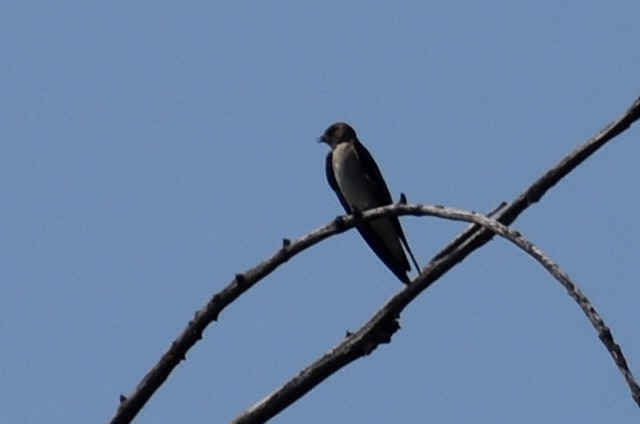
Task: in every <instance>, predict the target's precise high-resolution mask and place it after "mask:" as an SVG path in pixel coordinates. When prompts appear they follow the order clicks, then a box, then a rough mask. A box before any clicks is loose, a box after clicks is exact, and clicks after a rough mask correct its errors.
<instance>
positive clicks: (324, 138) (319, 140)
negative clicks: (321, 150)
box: [318, 135, 327, 143]
mask: <svg viewBox="0 0 640 424" xmlns="http://www.w3.org/2000/svg"><path fill="white" fill-rule="evenodd" d="M326 142H327V138H326V137H325V136H324V135H321V136H320V137H318V143H326Z"/></svg>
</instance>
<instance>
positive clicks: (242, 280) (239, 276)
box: [236, 274, 247, 285]
mask: <svg viewBox="0 0 640 424" xmlns="http://www.w3.org/2000/svg"><path fill="white" fill-rule="evenodd" d="M236 281H237V282H238V284H240V285H244V284H247V279H246V278H244V274H236Z"/></svg>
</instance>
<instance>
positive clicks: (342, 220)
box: [333, 215, 347, 230]
mask: <svg viewBox="0 0 640 424" xmlns="http://www.w3.org/2000/svg"><path fill="white" fill-rule="evenodd" d="M346 220H347V217H346V216H345V215H339V216H336V219H334V220H333V222H335V224H336V227H338V228H339V229H340V230H344V227H345V225H344V223H345V221H346Z"/></svg>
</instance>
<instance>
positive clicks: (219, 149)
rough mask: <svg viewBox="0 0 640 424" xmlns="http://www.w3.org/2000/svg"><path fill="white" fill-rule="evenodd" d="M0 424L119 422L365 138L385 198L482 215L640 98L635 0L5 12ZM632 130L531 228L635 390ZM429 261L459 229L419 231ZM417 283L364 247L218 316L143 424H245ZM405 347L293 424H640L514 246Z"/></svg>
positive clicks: (580, 323) (338, 384)
mask: <svg viewBox="0 0 640 424" xmlns="http://www.w3.org/2000/svg"><path fill="white" fill-rule="evenodd" d="M0 10H1V13H0V35H1V36H2V39H3V40H4V42H3V43H2V46H1V47H0V49H1V51H2V59H3V60H2V62H3V66H2V67H0V81H2V82H1V84H0V87H1V88H0V89H1V94H2V99H3V101H2V102H1V103H0V114H1V115H0V116H2V122H3V124H2V125H1V126H0V190H1V199H2V202H1V203H0V239H1V240H2V243H0V280H1V281H2V285H1V287H2V295H1V296H0V335H2V337H3V339H4V343H3V349H2V350H3V354H2V366H0V399H2V401H0V410H1V411H2V416H3V418H4V419H5V420H6V421H7V422H21V423H39V422H65V423H99V422H107V421H108V420H109V419H110V418H111V417H112V415H113V413H114V412H115V410H116V408H117V404H118V395H119V394H120V393H127V392H129V391H130V390H132V389H133V388H134V387H135V386H136V384H137V383H138V382H139V380H140V379H141V378H142V376H143V375H144V374H145V373H146V372H147V371H148V370H149V369H150V367H151V366H152V365H153V364H154V363H155V362H156V361H157V360H158V358H159V357H160V355H161V353H162V352H164V351H165V350H166V348H167V347H168V346H169V345H170V343H171V341H172V340H173V339H174V338H175V337H176V336H177V335H178V334H179V332H180V331H181V330H182V329H183V328H184V326H185V325H186V323H187V322H188V321H189V319H190V318H191V317H192V316H193V313H194V312H195V311H196V310H197V309H199V308H200V307H201V306H203V305H204V303H205V302H206V301H207V300H208V298H209V297H210V296H211V294H212V293H214V292H216V291H218V290H220V289H222V288H223V287H224V286H225V285H226V284H227V283H228V282H229V281H230V280H231V278H232V277H233V275H234V274H236V273H238V272H241V271H243V270H245V269H247V268H249V267H251V266H253V265H255V264H257V263H258V262H260V261H262V260H263V259H264V258H266V257H267V256H269V255H270V254H271V253H272V252H274V250H275V249H277V248H278V247H279V245H280V243H281V239H282V238H283V237H287V238H292V239H293V238H297V237H300V236H302V235H304V234H306V233H308V232H309V231H311V230H313V229H315V228H317V227H319V226H321V225H323V224H325V223H327V222H329V221H330V220H331V219H333V218H334V217H335V216H336V215H338V214H340V213H342V209H341V207H340V205H339V203H338V200H337V199H336V198H335V196H334V194H333V193H332V192H331V190H330V189H329V187H328V185H327V183H326V181H325V176H324V158H325V155H326V153H327V150H328V149H327V146H325V145H320V144H318V143H316V139H317V137H318V136H319V135H320V134H321V133H322V132H323V131H324V129H325V128H326V127H327V126H328V125H329V124H331V123H332V122H335V121H338V120H344V121H347V122H349V123H351V124H352V125H353V126H354V127H355V128H356V130H357V131H358V134H359V136H360V139H361V140H362V141H363V142H364V143H365V145H366V146H367V147H368V148H369V150H370V151H371V152H372V154H373V155H374V156H375V157H376V159H377V161H378V164H379V165H380V167H381V169H382V171H383V173H384V175H385V177H386V179H387V182H388V183H389V186H390V188H391V190H392V191H393V193H394V197H396V198H397V196H398V195H399V193H400V192H404V193H406V194H407V196H408V198H409V200H410V201H411V202H417V203H428V204H445V205H450V206H455V207H460V208H465V209H471V210H476V211H488V210H491V209H492V208H493V207H495V206H496V205H497V204H498V203H499V202H501V201H503V200H506V201H509V200H512V199H513V198H515V196H516V195H517V194H519V193H520V192H521V191H522V190H523V189H524V188H525V187H527V186H528V185H529V184H530V183H531V182H532V181H533V180H534V179H536V178H537V177H538V176H539V175H541V174H542V173H543V172H544V171H545V170H547V169H548V168H550V167H551V166H552V165H553V164H555V163H556V162H557V161H558V160H559V159H560V158H561V157H562V156H564V155H565V154H566V153H568V152H569V151H571V150H572V149H574V148H575V147H576V146H577V145H578V144H580V143H582V142H583V141H584V140H586V139H587V138H589V137H591V136H592V135H594V134H595V133H596V132H598V131H599V130H600V129H601V128H603V127H604V126H605V125H606V124H608V123H609V122H610V121H612V120H613V119H614V118H616V117H617V116H618V115H620V114H621V113H622V112H623V111H624V110H625V109H626V108H627V107H628V106H629V105H630V104H631V103H632V102H633V100H634V99H635V98H636V97H637V96H638V95H639V94H640V90H639V89H640V84H639V83H638V81H639V80H638V69H640V51H639V48H638V40H640V25H638V22H639V19H640V3H638V2H618V3H616V5H615V7H613V6H612V5H611V4H610V3H609V4H606V3H604V2H589V3H585V2H577V1H574V2H570V1H564V2H536V3H535V4H534V2H528V4H526V3H525V2H489V3H488V4H480V3H477V2H476V3H471V2H464V3H463V2H459V3H451V4H446V5H445V4H442V3H441V2H403V3H394V4H391V3H389V4H388V5H382V4H380V3H378V4H375V5H373V4H370V3H366V2H324V3H323V4H322V5H320V4H316V5H304V4H302V3H300V2H273V3H270V4H269V5H266V4H257V3H254V4H249V3H244V4H240V3H225V4H223V3H218V2H215V3H214V2H190V3H175V4H172V3H165V2H135V3H134V2H107V3H105V2H65V4H63V5H60V4H54V3H51V2H12V3H10V4H5V5H3V6H2V8H1V9H0ZM639 134H640V133H639V130H638V128H637V127H634V128H632V129H631V130H630V131H628V132H627V133H625V134H624V135H623V136H621V137H619V138H618V139H616V140H615V141H614V142H612V143H611V144H609V145H608V146H606V147H605V148H604V149H603V150H602V151H601V152H599V153H597V154H596V155H595V156H594V157H593V158H592V159H590V160H589V161H588V162H587V163H585V164H584V165H583V166H581V167H580V168H579V169H578V170H577V171H576V172H574V173H573V174H571V175H570V176H569V177H568V178H566V179H565V180H564V181H562V183H561V184H560V185H559V186H557V187H556V188H554V189H553V190H552V191H551V192H550V193H549V194H548V195H547V196H546V197H544V198H543V200H542V202H541V203H539V204H537V205H535V206H533V207H532V208H530V209H529V210H528V211H527V212H526V213H525V214H524V215H523V216H522V217H521V218H520V219H519V220H518V221H517V222H516V223H515V225H514V226H515V227H516V228H517V229H518V230H520V231H522V233H523V234H524V235H525V236H526V237H528V238H529V239H531V240H532V241H534V242H535V243H537V244H538V245H539V246H540V247H541V248H542V249H543V250H544V251H545V252H546V253H547V254H549V255H550V256H551V257H553V258H554V259H555V260H556V261H557V262H558V263H559V264H560V265H561V266H562V267H563V269H564V270H565V271H567V272H568V273H569V275H571V276H572V277H573V278H574V279H575V281H576V282H577V283H578V284H579V285H580V286H581V288H582V289H583V290H584V291H585V293H586V294H587V296H589V297H590V299H591V300H592V301H593V302H594V304H595V306H596V307H597V308H598V309H599V311H600V312H601V314H602V315H603V318H604V319H605V320H606V322H607V324H608V325H609V326H610V327H611V329H612V331H613V334H614V336H616V338H617V340H618V342H619V343H620V344H621V346H622V348H623V350H624V352H625V353H626V355H627V359H628V360H629V362H630V366H631V367H632V370H634V371H635V372H636V373H640V338H638V326H637V323H638V322H640V308H638V304H639V301H640V286H639V285H638V271H639V269H638V251H639V250H638V240H639V239H640V233H639V230H638V228H639V227H638V225H637V210H638V207H639V204H638V200H637V195H638V192H639V189H640V175H639V173H638V167H637V159H638V154H639V152H640V150H639V148H638V143H637V140H638V137H639ZM403 223H404V227H405V232H406V233H407V237H408V238H409V241H410V243H411V245H412V246H413V250H414V252H415V254H416V256H418V258H419V260H420V261H421V262H422V263H426V261H427V260H428V259H429V258H430V257H431V256H432V255H433V254H434V253H436V252H437V251H438V250H439V249H440V248H441V246H442V245H443V244H444V243H446V242H447V241H448V240H449V239H450V238H452V237H453V236H454V235H455V234H457V233H458V232H459V231H460V230H461V229H462V226H461V225H460V224H454V223H450V222H445V221H440V220H435V219H432V218H420V219H418V218H404V219H403ZM400 289H401V286H400V284H399V283H398V281H397V280H395V278H394V277H393V275H392V274H391V273H390V272H389V271H388V270H387V269H386V268H385V267H384V265H382V264H381V263H380V262H379V261H378V260H377V258H376V257H375V255H373V253H372V252H371V251H370V250H369V249H368V247H367V246H366V245H365V243H364V242H363V241H362V240H361V239H360V238H359V235H358V234H357V233H356V232H355V231H352V232H349V233H347V234H343V235H340V236H337V237H334V238H331V239H329V240H327V241H325V242H323V243H322V244H320V245H318V246H316V247H314V248H312V249H310V250H308V251H306V252H304V253H303V254H302V255H300V256H299V257H297V258H295V259H294V260H292V261H290V262H289V263H287V264H286V265H285V266H283V267H282V268H280V269H278V270H277V271H276V272H275V273H274V274H273V275H271V276H270V277H269V278H267V279H266V280H264V281H263V282H261V283H260V284H259V285H258V286H256V287H255V288H254V289H252V290H250V291H249V292H248V293H247V294H246V295H244V296H243V297H241V298H240V299H239V300H238V301H237V302H236V303H235V304H233V305H232V306H231V307H230V308H228V309H227V310H225V311H224V312H223V314H222V315H221V317H220V320H219V322H218V323H216V324H215V325H213V326H212V327H210V328H209V329H208V330H207V332H206V333H205V337H204V339H203V340H202V341H201V342H200V343H199V344H198V345H196V346H195V348H194V349H192V351H191V352H190V353H189V355H188V356H187V360H186V362H183V363H182V364H181V365H180V366H179V367H178V368H177V370H176V371H175V372H174V373H173V374H172V376H171V377H170V378H169V380H168V381H167V382H166V383H165V385H164V386H163V387H162V388H161V389H160V391H159V392H157V394H156V395H155V396H154V397H153V398H152V399H151V401H150V402H149V403H148V405H147V406H146V408H145V409H144V410H143V411H142V413H141V414H140V415H139V416H138V418H137V420H136V421H135V422H137V423H175V422H182V423H196V422H198V423H200V422H228V421H229V420H231V419H232V418H233V417H234V416H236V415H237V414H238V413H240V412H241V411H242V410H244V409H245V408H247V407H249V406H250V405H252V404H253V403H254V402H256V401H258V400H259V399H261V398H262V397H264V396H265V395H266V394H268V393H270V392H271V391H272V390H274V389H275V388H276V387H278V386H280V385H281V384H283V383H284V382H285V381H287V380H288V379H289V378H291V377H292V376H294V375H295V374H297V373H298V371H299V370H300V369H302V368H303V367H304V366H306V365H307V364H308V363H310V362H311V361H313V360H314V359H316V358H317V357H319V356H320V355H322V354H323V353H324V352H326V351H327V350H328V349H330V348H331V347H333V346H335V345H336V344H337V343H339V342H340V341H341V339H342V337H343V335H344V332H345V331H346V330H354V329H356V328H358V327H359V326H360V325H361V324H362V323H363V322H364V321H365V320H366V319H367V318H368V317H369V316H371V315H372V314H373V313H374V312H375V311H376V310H377V309H378V307H379V306H380V305H381V304H382V303H384V301H385V300H386V299H388V298H389V297H390V296H392V295H393V293H395V292H396V291H398V290H400ZM401 325H402V330H401V331H400V332H399V333H397V334H396V335H395V337H394V339H393V342H392V343H391V344H390V345H384V346H382V347H381V348H379V349H378V350H377V351H375V352H374V353H373V354H372V355H371V356H369V357H366V358H364V359H363V360H360V361H358V362H357V363H355V364H353V365H351V366H349V367H347V368H346V369H343V370H342V371H341V372H339V373H338V374H336V375H334V376H333V377H331V378H330V379H329V380H328V381H326V382H325V383H324V384H322V385H321V386H320V387H318V388H317V389H315V390H313V391H312V392H311V393H309V394H308V395H307V396H305V397H304V398H303V399H302V400H301V401H299V402H298V403H296V404H294V405H293V406H291V407H290V408H289V409H287V410H286V411H285V412H284V413H282V414H281V415H279V416H278V417H276V418H275V419H274V420H273V422H275V423H299V422H305V423H328V422H366V423H389V422H407V423H413V422H415V423H418V422H434V423H460V422H474V423H496V422H527V423H536V422H540V423H542V422H567V423H589V422H593V423H600V422H616V423H624V422H635V421H637V417H638V413H639V411H638V407H637V406H636V405H635V404H634V403H633V401H632V399H631V396H630V393H629V391H628V388H627V386H626V384H625V383H624V381H623V379H622V377H621V375H620V374H619V372H618V370H617V368H616V367H615V366H614V364H613V362H612V361H611V359H610V357H609V356H608V354H607V353H606V351H605V349H604V347H603V346H602V345H601V343H600V342H599V340H598V338H597V335H596V333H595V331H594V330H593V329H592V328H591V327H590V325H589V323H588V322H587V320H586V319H585V318H584V317H583V316H582V313H581V312H580V310H579V309H578V307H577V306H576V305H575V304H574V303H573V301H572V300H571V299H570V298H569V297H568V296H567V295H566V294H565V293H564V292H563V290H562V289H561V287H560V286H559V285H558V284H557V283H556V282H555V281H553V280H552V279H551V278H550V277H549V276H548V275H547V274H546V272H545V271H544V270H542V268H540V267H539V266H538V265H537V264H536V263H534V262H533V260H532V259H530V258H528V257H526V256H525V255H524V254H523V253H522V252H520V251H517V250H516V249H515V248H514V247H513V246H511V245H510V244H508V243H506V242H504V241H500V240H496V241H494V242H492V243H491V244H489V245H487V246H485V248H483V249H482V250H481V251H478V252H476V253H474V254H473V255H472V256H471V257H470V258H468V259H467V260H466V261H465V262H464V263H462V264H461V265H460V266H458V267H456V268H455V269H454V270H452V271H451V272H450V273H448V274H447V275H446V276H445V277H444V278H442V279H441V280H440V281H439V282H438V283H437V284H435V285H434V286H433V287H431V288H430V289H429V290H427V291H426V292H425V293H423V295H422V296H421V297H420V298H419V299H418V300H417V301H416V302H414V303H413V304H412V305H411V306H410V307H409V308H408V309H407V310H406V312H405V314H404V315H403V316H402V317H401Z"/></svg>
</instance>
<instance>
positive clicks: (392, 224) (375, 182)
mask: <svg viewBox="0 0 640 424" xmlns="http://www.w3.org/2000/svg"><path fill="white" fill-rule="evenodd" d="M318 141H319V142H321V143H326V144H328V145H329V147H331V152H329V154H328V155H327V159H326V162H325V171H326V174H327V181H328V182H329V186H330V187H331V189H333V191H334V192H335V193H336V195H337V196H338V199H339V200H340V203H341V204H342V207H344V210H345V211H346V212H347V213H349V214H352V213H354V212H356V211H359V212H363V211H365V210H367V209H372V208H377V207H380V206H385V205H390V204H391V203H393V201H392V199H391V193H390V192H389V189H388V188H387V183H386V182H385V181H384V178H383V177H382V173H381V172H380V168H378V165H377V164H376V161H375V160H374V159H373V156H371V154H370V153H369V151H368V150H367V149H366V148H365V147H364V145H363V144H362V143H361V142H360V140H358V137H357V136H356V132H355V130H354V129H353V128H351V126H349V125H348V124H345V123H344V122H337V123H335V124H333V125H331V126H330V127H329V128H327V130H326V131H325V132H324V134H323V135H322V136H321V137H320V139H319V140H318ZM357 229H358V231H359V232H360V235H361V236H362V238H364V240H365V241H366V242H367V244H368V245H369V247H370V248H371V249H372V250H373V252H374V253H375V254H376V255H377V256H378V258H380V260H381V261H382V262H383V263H384V264H385V265H386V266H387V268H389V269H390V270H391V272H393V274H394V275H395V276H396V277H398V279H400V281H402V282H403V283H404V284H409V283H410V280H409V277H408V276H407V272H408V271H410V270H411V266H410V265H409V261H408V260H407V255H406V254H405V251H404V250H403V246H404V249H406V251H407V253H408V254H409V256H410V257H411V260H412V261H413V265H414V266H415V269H416V271H418V272H419V271H420V267H419V266H418V262H417V261H416V259H415V257H414V256H413V253H412V252H411V249H410V248H409V244H408V243H407V238H406V237H405V235H404V232H403V231H402V227H401V226H400V221H399V220H398V217H397V216H392V217H388V218H380V219H376V220H373V221H369V222H364V223H362V224H360V225H358V226H357Z"/></svg>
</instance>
